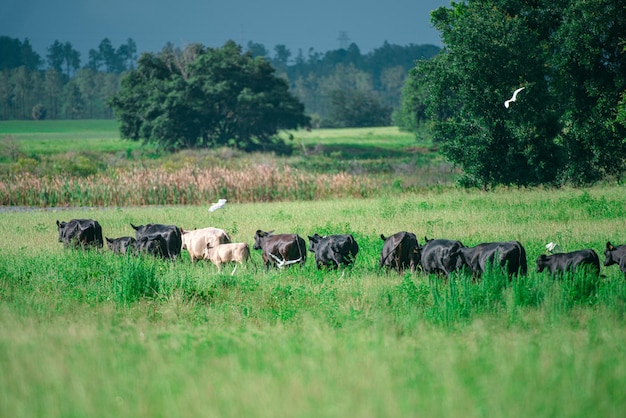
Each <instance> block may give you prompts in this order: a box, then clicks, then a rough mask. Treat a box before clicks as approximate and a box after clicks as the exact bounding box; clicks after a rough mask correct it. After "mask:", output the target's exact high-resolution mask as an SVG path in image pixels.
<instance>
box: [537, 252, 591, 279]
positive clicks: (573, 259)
mask: <svg viewBox="0 0 626 418" xmlns="http://www.w3.org/2000/svg"><path fill="white" fill-rule="evenodd" d="M583 266H586V267H588V268H589V271H590V272H593V274H595V275H599V274H600V259H599V258H598V254H596V252H595V251H594V250H592V249H586V250H579V251H572V252H570V253H559V254H552V255H545V254H541V255H540V256H539V257H538V258H537V272H538V273H541V272H542V271H544V270H545V269H547V270H548V272H549V273H550V275H556V274H563V273H566V272H574V271H576V270H577V269H578V268H580V267H583Z"/></svg>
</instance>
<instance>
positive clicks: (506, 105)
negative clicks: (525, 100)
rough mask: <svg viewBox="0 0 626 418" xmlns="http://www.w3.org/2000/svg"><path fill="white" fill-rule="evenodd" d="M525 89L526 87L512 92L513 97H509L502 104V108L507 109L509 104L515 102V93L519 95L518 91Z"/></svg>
mask: <svg viewBox="0 0 626 418" xmlns="http://www.w3.org/2000/svg"><path fill="white" fill-rule="evenodd" d="M525 88H526V87H520V88H519V89H517V90H515V91H514V92H513V97H511V98H510V99H509V100H507V101H506V102H504V107H506V108H507V109H508V108H509V105H510V104H511V102H514V101H515V100H517V93H519V92H520V91H522V90H524V89H525Z"/></svg>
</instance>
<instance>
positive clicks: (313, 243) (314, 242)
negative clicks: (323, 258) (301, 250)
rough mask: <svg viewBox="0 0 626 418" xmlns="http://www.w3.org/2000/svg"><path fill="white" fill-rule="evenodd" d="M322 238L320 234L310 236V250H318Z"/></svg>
mask: <svg viewBox="0 0 626 418" xmlns="http://www.w3.org/2000/svg"><path fill="white" fill-rule="evenodd" d="M321 238H322V237H320V236H319V235H318V234H314V235H313V236H312V237H311V236H309V251H311V252H312V253H314V252H315V251H316V250H317V248H318V245H319V243H320V239H321Z"/></svg>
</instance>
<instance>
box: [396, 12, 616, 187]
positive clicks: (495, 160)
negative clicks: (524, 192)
mask: <svg viewBox="0 0 626 418" xmlns="http://www.w3.org/2000/svg"><path fill="white" fill-rule="evenodd" d="M618 3H619V2H615V1H612V0H585V1H583V0H575V1H569V0H568V1H566V0H556V1H553V0H551V1H547V0H534V1H525V0H487V1H472V0H469V1H466V2H463V3H452V5H451V6H450V7H442V8H439V9H437V10H435V11H434V12H433V13H432V15H431V16H432V21H433V23H434V25H435V27H436V28H437V29H438V30H439V31H440V32H441V35H442V39H443V42H444V44H445V47H444V49H443V50H442V52H441V53H440V54H439V55H437V56H436V57H435V58H433V59H432V60H429V61H420V62H419V63H418V65H417V66H416V67H415V68H414V69H413V70H412V71H411V74H410V80H409V81H408V82H407V84H406V87H405V91H404V95H405V100H404V104H405V106H407V105H408V106H413V108H411V109H406V108H405V109H404V112H405V114H407V113H408V114H410V113H411V112H413V114H414V120H418V119H419V118H420V117H421V114H420V113H421V112H423V106H424V105H425V106H426V108H427V115H428V117H430V118H431V119H432V121H433V128H434V137H435V140H436V141H437V142H439V143H440V149H441V151H442V153H443V154H444V155H445V156H446V157H447V158H448V159H450V160H451V161H452V162H454V163H455V164H457V165H458V166H460V167H461V168H462V169H463V172H464V177H463V179H462V182H463V183H464V184H466V185H475V186H482V187H490V186H493V185H497V184H517V185H534V184H561V183H563V182H572V183H575V184H585V183H589V182H592V181H595V180H597V179H599V178H602V177H604V176H606V175H610V174H617V173H621V172H623V170H624V168H625V167H626V159H625V158H624V155H626V143H625V141H624V138H625V137H626V130H625V129H624V126H623V125H622V124H620V123H618V120H619V119H618V118H617V114H616V109H617V108H618V103H619V102H620V97H621V94H622V93H623V92H624V91H625V90H626V60H625V55H624V49H623V44H624V40H625V38H624V33H626V6H625V5H622V4H621V3H620V4H618ZM519 87H525V90H523V91H522V92H520V93H519V95H518V97H517V101H516V102H515V103H512V105H511V106H510V107H509V108H506V107H505V106H504V101H505V100H507V99H509V98H510V97H511V94H512V92H513V91H514V90H515V89H517V88H519Z"/></svg>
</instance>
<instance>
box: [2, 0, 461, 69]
mask: <svg viewBox="0 0 626 418" xmlns="http://www.w3.org/2000/svg"><path fill="white" fill-rule="evenodd" d="M7 3H8V4H7ZM449 5H450V0H309V1H298V0H272V1H262V0H257V1H255V0H205V1H202V0H152V1H150V0H141V1H136V0H27V1H24V0H8V1H7V0H4V1H3V6H2V12H1V13H0V35H4V36H9V37H12V38H19V39H20V40H24V38H28V39H29V40H30V43H31V45H32V46H33V48H34V49H35V51H37V52H38V53H39V54H40V55H42V57H44V58H45V55H46V49H47V47H48V46H50V45H51V44H52V43H53V42H54V41H55V40H58V41H60V42H62V43H65V42H67V41H69V42H70V43H71V44H72V45H73V46H74V48H75V49H77V50H78V51H79V52H80V53H81V62H82V63H85V62H86V61H87V52H88V51H89V49H97V47H98V45H99V44H100V41H102V40H103V39H104V38H109V39H110V40H111V42H112V44H113V46H114V47H115V48H117V47H118V46H119V45H120V44H122V43H125V42H126V40H127V39H128V38H132V39H133V40H134V41H135V43H136V44H137V49H138V52H140V53H141V52H144V51H153V52H158V51H160V50H161V49H162V48H163V46H164V45H165V44H166V43H167V42H172V43H173V44H174V45H175V46H180V47H184V46H185V45H187V44H189V43H193V42H199V43H202V44H203V45H205V46H212V47H219V46H222V45H223V44H224V42H226V41H227V40H229V39H232V40H234V41H235V42H237V43H239V44H241V45H243V46H246V45H247V44H248V42H249V41H253V42H256V43H260V44H263V45H265V47H266V48H267V50H268V51H270V52H271V53H272V54H273V50H274V46H275V45H277V44H283V45H286V46H287V48H289V49H290V50H291V52H292V55H293V56H295V55H297V53H298V50H299V49H302V51H303V53H304V54H305V55H306V54H307V53H308V51H309V48H314V49H315V51H317V52H326V51H329V50H334V49H338V48H339V47H340V45H341V44H340V38H341V34H342V33H345V34H346V35H347V38H349V40H348V44H349V43H352V42H354V43H355V44H356V45H357V46H358V47H359V48H360V50H361V52H362V53H367V52H369V51H371V50H372V49H374V48H378V47H380V46H381V45H382V44H383V42H385V41H387V42H389V43H391V44H398V45H403V46H404V45H408V44H417V45H421V44H434V45H437V46H441V40H440V37H439V33H438V32H437V31H436V30H435V29H434V28H433V27H432V24H431V23H430V12H431V11H432V10H434V9H436V8H438V7H440V6H449Z"/></svg>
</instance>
